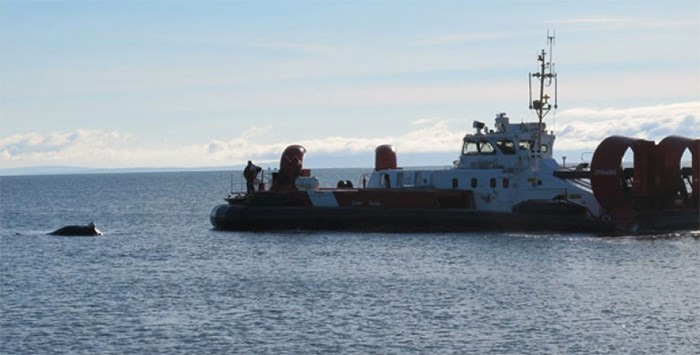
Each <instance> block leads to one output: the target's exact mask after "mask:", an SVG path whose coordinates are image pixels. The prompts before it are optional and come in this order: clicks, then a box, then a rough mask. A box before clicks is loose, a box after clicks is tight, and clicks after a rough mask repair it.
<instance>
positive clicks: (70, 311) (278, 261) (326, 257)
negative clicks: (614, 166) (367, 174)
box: [0, 169, 700, 354]
mask: <svg viewBox="0 0 700 355" xmlns="http://www.w3.org/2000/svg"><path fill="white" fill-rule="evenodd" d="M361 172H362V171H361V170H340V169H338V170H323V171H320V172H319V175H320V176H321V178H322V181H323V182H324V185H326V186H331V185H333V184H334V182H335V181H337V180H338V179H339V178H344V179H345V178H348V179H351V180H353V181H356V180H357V178H358V177H359V174H360V173H361ZM233 185H234V186H242V184H241V182H240V181H238V174H237V175H236V181H234V183H233ZM230 186H231V175H230V173H228V172H197V173H140V174H97V175H65V176H19V177H1V178H0V207H1V210H0V227H1V232H0V353H1V354H42V353H70V354H96V353H99V354H102V353H104V354H124V353H166V354H177V353H188V354H192V353H271V354H279V353H296V354H307V353H349V354H351V353H359V354H365V353H381V354H405V353H440V354H442V353H477V354H492V353H493V354H512V353H536V354H541V353H566V354H570V353H584V354H590V353H627V354H660V353H679V354H690V353H697V352H698V351H699V349H700V330H699V329H700V276H698V272H699V271H700V235H699V234H698V232H684V233H677V234H673V235H658V236H644V237H616V238H603V237H598V236H595V235H587V234H566V235H564V234H515V233H489V232H484V233H454V234H391V233H389V234H376V233H375V234H363V233H337V232H301V231H289V232H280V233H237V232H219V231H214V230H212V229H211V225H210V223H209V212H210V211H211V209H212V207H213V206H214V205H216V204H218V203H221V202H222V198H223V197H224V196H225V195H226V194H227V193H228V192H229V189H230ZM90 221H94V222H95V223H96V224H97V226H98V228H100V229H101V230H102V231H103V232H104V233H105V235H104V236H102V237H97V238H92V237H78V238H75V237H56V236H49V235H46V233H47V232H50V231H52V230H54V229H56V228H58V227H60V226H63V225H67V224H86V223H89V222H90Z"/></svg>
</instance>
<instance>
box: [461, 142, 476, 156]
mask: <svg viewBox="0 0 700 355" xmlns="http://www.w3.org/2000/svg"><path fill="white" fill-rule="evenodd" d="M463 153H464V154H465V155H477V154H479V146H478V145H477V142H470V141H467V142H464V150H463Z"/></svg>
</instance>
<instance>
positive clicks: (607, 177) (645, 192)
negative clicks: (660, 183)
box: [591, 136, 655, 215]
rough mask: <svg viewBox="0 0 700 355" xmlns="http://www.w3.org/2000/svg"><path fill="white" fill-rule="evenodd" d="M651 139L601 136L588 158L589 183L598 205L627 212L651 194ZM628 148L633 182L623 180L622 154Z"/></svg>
mask: <svg viewBox="0 0 700 355" xmlns="http://www.w3.org/2000/svg"><path fill="white" fill-rule="evenodd" d="M654 147H655V145H654V142H651V141H646V140H643V139H635V138H629V137H621V136H612V137H608V138H606V139H605V140H603V141H602V142H601V143H600V144H599V145H598V148H596V150H595V153H593V159H591V187H592V189H593V195H594V196H595V198H596V200H597V201H598V203H600V205H601V206H602V207H603V208H604V209H605V210H607V211H608V212H610V213H612V214H618V215H628V214H630V213H633V212H634V209H635V207H647V206H644V204H643V203H640V202H645V201H648V199H649V197H651V196H652V195H653V191H654V178H653V174H652V171H653V170H654V165H655V164H654V162H655V158H654ZM628 148H631V149H632V152H633V153H634V173H633V176H632V178H633V185H632V189H631V190H629V189H627V188H626V187H625V186H624V183H623V176H622V174H623V170H622V157H623V156H624V154H625V151H627V149H628Z"/></svg>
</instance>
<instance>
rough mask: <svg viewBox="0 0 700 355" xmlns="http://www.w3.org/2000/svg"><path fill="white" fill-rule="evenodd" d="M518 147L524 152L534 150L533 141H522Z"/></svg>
mask: <svg viewBox="0 0 700 355" xmlns="http://www.w3.org/2000/svg"><path fill="white" fill-rule="evenodd" d="M518 147H520V149H522V150H530V148H532V141H520V142H519V143H518Z"/></svg>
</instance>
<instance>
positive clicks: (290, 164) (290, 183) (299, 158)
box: [270, 144, 306, 191]
mask: <svg viewBox="0 0 700 355" xmlns="http://www.w3.org/2000/svg"><path fill="white" fill-rule="evenodd" d="M304 154H306V148H304V147H302V146H300V145H298V144H294V145H290V146H288V147H287V148H286V149H285V150H284V152H283V153H282V158H281V159H280V171H279V172H278V173H276V176H273V181H272V187H271V188H270V189H271V190H273V191H286V190H291V189H293V187H294V180H296V178H298V177H299V176H300V175H301V173H302V168H303V165H304Z"/></svg>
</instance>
